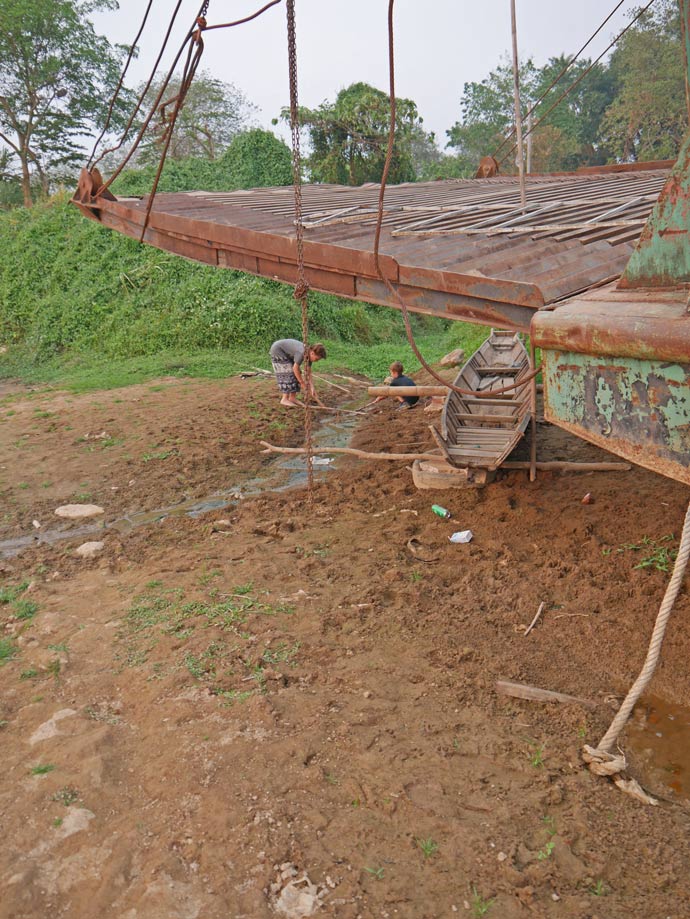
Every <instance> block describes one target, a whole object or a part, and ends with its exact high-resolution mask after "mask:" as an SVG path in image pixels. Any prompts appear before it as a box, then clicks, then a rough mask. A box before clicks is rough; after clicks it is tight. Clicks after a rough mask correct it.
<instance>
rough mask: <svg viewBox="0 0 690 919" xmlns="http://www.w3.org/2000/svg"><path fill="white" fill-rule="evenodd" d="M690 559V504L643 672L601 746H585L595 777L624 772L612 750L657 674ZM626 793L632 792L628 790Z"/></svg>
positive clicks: (619, 756) (620, 757)
mask: <svg viewBox="0 0 690 919" xmlns="http://www.w3.org/2000/svg"><path fill="white" fill-rule="evenodd" d="M688 558H690V504H688V509H687V512H686V514H685V522H684V523H683V532H682V534H681V538H680V546H679V548H678V555H677V557H676V561H675V564H674V566H673V573H672V575H671V580H670V581H669V582H668V587H667V588H666V593H665V594H664V599H663V600H662V603H661V607H660V609H659V614H658V615H657V618H656V622H655V623H654V630H653V632H652V637H651V640H650V642H649V649H648V651H647V657H646V659H645V662H644V665H643V667H642V670H641V671H640V674H639V676H638V677H637V679H636V680H635V682H634V683H633V685H632V686H631V687H630V690H629V691H628V694H627V696H626V697H625V699H624V700H623V704H622V705H621V707H620V709H619V710H618V713H617V714H616V716H615V718H614V719H613V721H612V722H611V726H610V727H609V729H608V731H607V732H606V733H605V734H604V736H603V737H602V738H601V740H600V741H599V743H598V745H597V746H596V747H590V746H589V745H585V747H584V748H583V753H582V756H583V759H584V760H585V762H586V763H588V765H589V768H590V769H591V770H592V772H594V773H595V774H596V775H605V776H615V775H617V774H618V773H620V772H623V771H624V770H625V768H626V761H625V756H624V755H623V754H622V753H617V754H614V753H612V752H611V751H612V750H613V748H614V746H615V744H616V741H617V739H618V736H619V735H620V733H621V731H622V730H623V728H624V727H625V724H626V722H627V720H628V718H629V717H630V713H631V712H632V710H633V708H634V707H635V703H636V702H637V700H638V699H639V698H640V696H641V695H642V693H643V692H644V690H645V689H646V687H647V685H648V683H649V681H650V680H651V679H652V677H653V675H654V671H655V669H656V665H657V663H658V662H659V655H660V654H661V645H662V642H663V640H664V632H665V631H666V625H667V623H668V620H669V618H670V616H671V612H672V610H673V605H674V603H675V602H676V598H677V597H678V593H679V591H680V588H681V587H682V585H683V579H684V577H685V569H686V567H687V564H688ZM617 784H618V783H617ZM625 790H629V789H627V788H626V789H625Z"/></svg>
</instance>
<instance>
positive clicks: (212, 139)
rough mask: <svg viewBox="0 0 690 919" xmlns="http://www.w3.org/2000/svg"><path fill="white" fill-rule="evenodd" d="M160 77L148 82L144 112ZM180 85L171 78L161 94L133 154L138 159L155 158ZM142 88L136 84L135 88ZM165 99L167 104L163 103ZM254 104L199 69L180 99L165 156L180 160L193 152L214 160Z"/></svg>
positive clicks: (232, 87) (149, 104) (160, 83)
mask: <svg viewBox="0 0 690 919" xmlns="http://www.w3.org/2000/svg"><path fill="white" fill-rule="evenodd" d="M161 86H162V80H161V79H159V80H156V81H154V82H153V83H152V84H151V87H150V88H149V90H148V92H147V94H146V97H145V99H144V104H143V106H142V111H144V112H147V111H148V110H149V108H150V106H151V105H153V102H154V101H155V99H156V98H157V96H158V94H159V92H160V89H161ZM179 89H180V81H179V79H177V80H171V81H170V83H169V84H168V87H167V89H166V91H165V93H164V94H163V97H162V102H161V106H162V107H163V110H162V111H161V106H159V110H158V113H157V114H156V116H154V119H153V121H152V123H151V127H152V128H153V131H152V132H151V131H150V132H149V134H148V138H147V137H146V136H145V137H144V140H143V142H142V144H141V146H140V152H139V155H138V157H137V160H136V161H137V162H138V163H144V164H145V163H150V162H157V161H158V158H159V156H160V152H161V144H160V141H161V138H162V136H163V131H164V128H165V120H164V119H165V118H167V117H170V116H171V115H172V111H173V108H174V102H172V101H171V100H173V99H175V97H176V96H177V94H178V92H179ZM142 90H143V87H140V89H139V92H140V93H141V91H142ZM166 102H167V103H168V104H167V105H166V104H165V103H166ZM255 111H256V106H254V105H252V103H251V102H249V101H248V100H247V98H246V97H245V95H244V93H243V92H242V91H241V90H239V89H238V88H237V87H236V86H234V85H233V84H232V83H224V82H223V81H222V80H216V79H215V78H214V77H212V76H211V75H210V74H209V73H206V72H203V71H202V72H201V73H199V74H198V75H197V76H196V77H195V79H194V82H193V83H192V85H191V87H190V88H189V91H188V93H187V97H186V99H185V100H184V105H183V106H182V108H181V110H180V112H179V114H178V117H177V123H176V124H175V130H174V132H173V136H172V141H171V143H170V147H169V149H168V157H169V158H170V159H173V160H182V159H186V158H187V157H190V156H194V157H199V158H202V159H206V160H215V159H217V158H218V157H219V156H220V155H221V153H222V152H223V151H224V150H225V149H226V148H227V146H228V144H229V143H230V141H231V140H232V139H233V137H235V136H236V135H237V134H239V133H240V131H242V130H243V129H244V128H245V127H246V125H247V121H248V119H249V117H250V116H251V114H252V113H253V112H255Z"/></svg>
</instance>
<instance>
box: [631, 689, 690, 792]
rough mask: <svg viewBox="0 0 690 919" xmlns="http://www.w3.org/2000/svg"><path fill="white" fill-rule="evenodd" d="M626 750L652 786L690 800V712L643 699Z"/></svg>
mask: <svg viewBox="0 0 690 919" xmlns="http://www.w3.org/2000/svg"><path fill="white" fill-rule="evenodd" d="M626 746H627V747H628V748H629V749H630V750H631V751H632V752H633V753H634V754H635V759H634V761H635V763H636V764H638V765H639V766H640V767H641V768H642V770H643V771H644V773H645V775H646V776H647V777H648V778H649V779H651V781H652V783H654V784H655V785H657V786H658V787H660V788H661V787H662V786H663V788H664V789H665V790H666V791H667V792H670V793H671V794H672V795H673V796H674V797H677V798H678V799H688V798H690V708H684V707H683V706H680V705H672V704H671V703H669V702H666V701H664V700H663V699H659V698H658V697H656V696H646V697H644V698H643V699H642V700H641V701H640V702H638V704H637V705H636V706H635V711H634V712H633V717H632V718H631V720H630V724H629V725H628V727H627V730H626Z"/></svg>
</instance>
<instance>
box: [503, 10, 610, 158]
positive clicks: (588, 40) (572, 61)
mask: <svg viewBox="0 0 690 919" xmlns="http://www.w3.org/2000/svg"><path fill="white" fill-rule="evenodd" d="M624 3H625V0H618V3H617V4H616V6H615V7H614V8H613V9H612V10H611V12H610V13H609V14H608V16H607V17H606V19H605V20H604V21H603V22H602V24H601V25H600V26H599V28H598V29H597V30H596V32H593V33H592V34H591V35H590V36H589V38H588V39H587V41H586V42H585V43H584V45H583V46H582V47H581V48H580V50H579V51H577V52H576V53H575V54H574V55H573V56H572V57H571V58H570V60H569V61H568V63H567V64H566V65H565V67H564V68H563V69H562V70H561V72H560V73H559V74H558V76H557V77H554V79H553V80H552V81H551V82H550V83H549V85H548V86H547V87H546V89H545V90H544V92H543V93H542V94H541V96H539V98H538V99H537V101H536V102H535V103H534V104H533V105H532V108H530V109H529V111H528V112H527V113H526V114H525V115H524V116H523V120H524V121H526V120H527V119H528V118H529V116H530V115H531V114H532V113H533V112H534V110H535V109H536V107H537V106H538V105H539V104H540V103H541V102H543V101H544V99H545V98H546V96H547V95H548V94H549V93H550V92H551V90H552V89H553V88H554V86H555V85H556V83H559V82H560V81H561V79H562V78H563V77H564V76H565V74H566V73H567V72H568V71H569V70H570V68H571V67H572V66H573V64H574V63H575V61H576V60H577V59H578V58H579V56H580V55H581V54H582V52H583V51H584V50H585V48H587V46H588V45H590V44H591V43H592V42H593V41H594V39H595V38H596V37H597V35H598V34H599V33H600V32H601V30H602V29H603V28H604V26H605V25H606V23H607V22H608V21H609V19H611V17H612V16H614V15H615V14H616V13H617V12H618V10H619V9H620V8H621V7H622V6H623V4H624ZM515 131H516V128H515V126H513V127H512V129H511V131H510V133H509V134H508V136H507V137H504V138H503V140H502V141H501V143H500V144H499V145H498V147H497V148H496V149H495V150H494V152H493V153H492V154H491V156H492V158H493V159H496V157H497V156H498V154H499V153H500V152H501V150H502V149H503V148H504V147H505V145H506V144H507V143H508V141H509V140H510V138H511V137H513V135H514V134H515Z"/></svg>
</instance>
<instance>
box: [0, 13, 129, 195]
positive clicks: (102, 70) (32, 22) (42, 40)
mask: <svg viewBox="0 0 690 919" xmlns="http://www.w3.org/2000/svg"><path fill="white" fill-rule="evenodd" d="M105 9H117V2H116V0H2V4H0V141H2V142H3V143H4V144H5V145H6V146H7V147H8V148H9V150H10V151H11V152H12V154H13V156H14V159H15V160H16V161H17V163H18V168H19V171H20V174H21V185H22V193H23V199H24V204H25V205H26V206H30V205H31V203H32V190H31V185H32V176H34V175H35V176H36V177H37V178H38V181H39V183H40V185H41V187H42V189H43V190H44V191H47V190H48V184H49V173H50V171H51V170H52V169H55V168H60V167H63V168H64V167H67V166H72V167H73V166H74V165H75V164H76V163H77V162H79V161H81V159H82V157H83V149H82V146H81V143H80V138H81V137H83V135H84V134H88V133H89V131H90V129H91V127H92V126H93V125H94V124H95V123H99V122H101V121H102V120H103V119H104V117H105V110H106V107H107V103H108V100H109V99H110V97H111V95H112V90H113V88H114V86H115V84H116V81H117V79H118V77H119V71H120V62H121V60H122V54H123V49H121V48H118V47H114V46H112V45H111V44H110V42H109V41H108V40H107V38H105V37H104V36H101V35H97V34H96V32H95V31H94V28H93V25H92V24H91V22H90V21H89V19H88V18H87V17H88V15H89V14H90V13H92V12H95V11H97V10H105ZM117 114H118V113H117V112H116V113H115V115H116V119H117ZM116 123H117V120H116Z"/></svg>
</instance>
